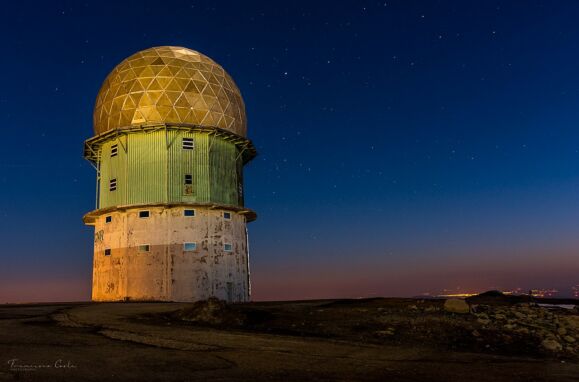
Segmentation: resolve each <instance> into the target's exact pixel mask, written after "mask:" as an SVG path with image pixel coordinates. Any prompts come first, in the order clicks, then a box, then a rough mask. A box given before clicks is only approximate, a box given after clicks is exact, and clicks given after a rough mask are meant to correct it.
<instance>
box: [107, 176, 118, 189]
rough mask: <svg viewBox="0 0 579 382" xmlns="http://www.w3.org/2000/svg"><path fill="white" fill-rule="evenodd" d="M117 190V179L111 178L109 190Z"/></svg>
mask: <svg viewBox="0 0 579 382" xmlns="http://www.w3.org/2000/svg"><path fill="white" fill-rule="evenodd" d="M116 190H117V179H116V178H115V179H111V180H109V191H116Z"/></svg>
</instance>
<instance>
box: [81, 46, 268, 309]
mask: <svg viewBox="0 0 579 382" xmlns="http://www.w3.org/2000/svg"><path fill="white" fill-rule="evenodd" d="M93 120H94V130H95V136H94V137H92V138H90V139H88V140H87V141H86V142H85V145H84V156H85V158H86V159H87V160H88V161H89V162H90V163H91V164H92V165H93V166H94V168H95V170H96V172H97V179H96V208H95V210H93V211H91V212H89V213H87V214H86V215H85V216H84V218H83V220H84V222H85V224H87V225H90V226H94V229H95V236H94V259H93V285H92V286H93V288H92V299H93V300H94V301H127V300H136V301H181V302H187V301H197V300H202V299H206V298H209V297H217V298H219V299H222V300H226V301H229V302H243V301H248V300H249V298H250V291H251V289H250V279H249V250H248V237H247V223H248V222H251V221H253V220H255V218H256V215H255V213H254V212H253V211H252V210H250V209H247V208H245V206H244V196H243V194H244V190H243V166H244V165H245V164H247V163H248V162H249V161H250V160H252V159H253V158H254V157H255V155H256V154H257V153H256V150H255V147H254V146H253V144H252V142H251V141H250V140H249V139H247V137H246V131H247V128H246V124H247V121H246V117H245V106H244V104H243V99H242V98H241V94H240V93H239V89H238V88H237V86H236V85H235V83H234V82H233V80H232V79H231V78H230V77H229V75H228V74H227V73H226V72H225V71H224V70H223V68H221V67H220V66H219V65H218V64H217V63H215V62H214V61H213V60H211V59H209V58H208V57H206V56H204V55H202V54H200V53H198V52H195V51H192V50H190V49H186V48H180V47H157V48H151V49H146V50H144V51H142V52H138V53H136V54H134V55H132V56H131V57H129V58H127V59H126V60H124V61H123V62H121V64H119V65H118V66H117V67H116V68H115V69H114V70H113V71H112V72H111V73H110V74H109V76H108V77H107V79H106V80H105V82H104V83H103V86H102V87H101V90H100V91H99V95H98V97H97V102H96V105H95V111H94V115H93Z"/></svg>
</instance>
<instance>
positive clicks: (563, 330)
mask: <svg viewBox="0 0 579 382" xmlns="http://www.w3.org/2000/svg"><path fill="white" fill-rule="evenodd" d="M557 333H558V334H559V335H560V336H564V335H565V334H567V329H565V328H559V329H557Z"/></svg>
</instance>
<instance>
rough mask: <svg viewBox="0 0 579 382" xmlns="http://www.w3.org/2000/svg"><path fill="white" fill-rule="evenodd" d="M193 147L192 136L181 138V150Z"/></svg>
mask: <svg viewBox="0 0 579 382" xmlns="http://www.w3.org/2000/svg"><path fill="white" fill-rule="evenodd" d="M194 147H195V143H194V142H193V138H183V150H193V148H194Z"/></svg>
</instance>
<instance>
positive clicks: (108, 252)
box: [105, 248, 111, 256]
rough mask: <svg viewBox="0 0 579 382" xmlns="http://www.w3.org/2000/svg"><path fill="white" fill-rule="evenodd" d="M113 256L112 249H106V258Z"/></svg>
mask: <svg viewBox="0 0 579 382" xmlns="http://www.w3.org/2000/svg"><path fill="white" fill-rule="evenodd" d="M110 255H111V249H110V248H107V249H105V256H110Z"/></svg>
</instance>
